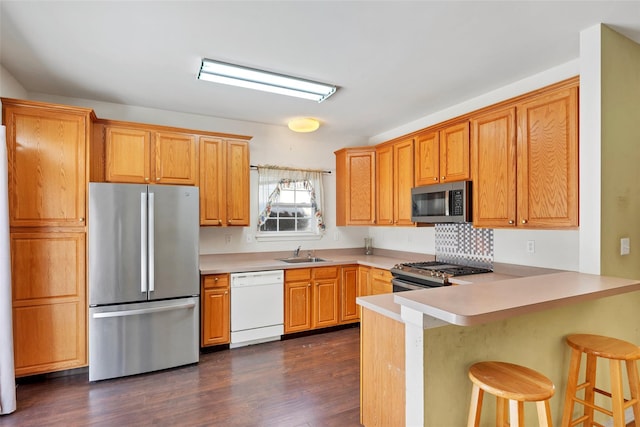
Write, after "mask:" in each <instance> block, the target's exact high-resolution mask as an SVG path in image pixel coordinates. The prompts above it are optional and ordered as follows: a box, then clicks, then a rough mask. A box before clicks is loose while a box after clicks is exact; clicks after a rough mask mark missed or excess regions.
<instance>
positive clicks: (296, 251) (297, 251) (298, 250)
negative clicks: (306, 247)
mask: <svg viewBox="0 0 640 427" xmlns="http://www.w3.org/2000/svg"><path fill="white" fill-rule="evenodd" d="M301 247H302V246H298V249H296V250H295V251H293V256H294V257H295V258H297V257H298V256H299V255H300V248H301Z"/></svg>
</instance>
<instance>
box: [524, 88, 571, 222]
mask: <svg viewBox="0 0 640 427" xmlns="http://www.w3.org/2000/svg"><path fill="white" fill-rule="evenodd" d="M517 112H518V166H517V169H518V189H517V195H518V221H519V225H520V226H525V227H532V228H536V227H537V228H556V227H577V226H578V88H577V87H572V88H567V89H560V90H556V91H554V92H552V93H548V94H546V95H542V96H538V97H536V98H535V99H533V100H531V101H529V102H525V103H522V104H519V105H518V106H517Z"/></svg>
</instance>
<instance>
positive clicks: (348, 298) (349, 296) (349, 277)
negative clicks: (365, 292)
mask: <svg viewBox="0 0 640 427" xmlns="http://www.w3.org/2000/svg"><path fill="white" fill-rule="evenodd" d="M341 270H342V274H341V277H340V323H348V322H354V321H357V320H358V319H359V318H360V310H359V307H358V304H357V303H356V298H357V297H358V267H357V266H349V267H342V269H341Z"/></svg>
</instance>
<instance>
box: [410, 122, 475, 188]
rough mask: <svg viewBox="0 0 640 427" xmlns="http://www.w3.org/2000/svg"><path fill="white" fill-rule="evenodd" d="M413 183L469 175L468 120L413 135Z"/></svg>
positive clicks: (457, 178)
mask: <svg viewBox="0 0 640 427" xmlns="http://www.w3.org/2000/svg"><path fill="white" fill-rule="evenodd" d="M415 139H416V153H415V185H416V186H420V185H429V184H437V183H444V182H451V181H464V180H467V179H470V178H471V174H470V166H469V156H470V154H469V122H468V121H466V120H465V121H464V122H462V123H457V124H453V125H450V126H447V127H446V128H444V129H441V130H435V131H432V130H430V131H427V132H423V133H420V134H418V135H417V136H416V138H415Z"/></svg>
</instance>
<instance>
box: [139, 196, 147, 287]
mask: <svg viewBox="0 0 640 427" xmlns="http://www.w3.org/2000/svg"><path fill="white" fill-rule="evenodd" d="M140 292H147V193H140Z"/></svg>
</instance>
